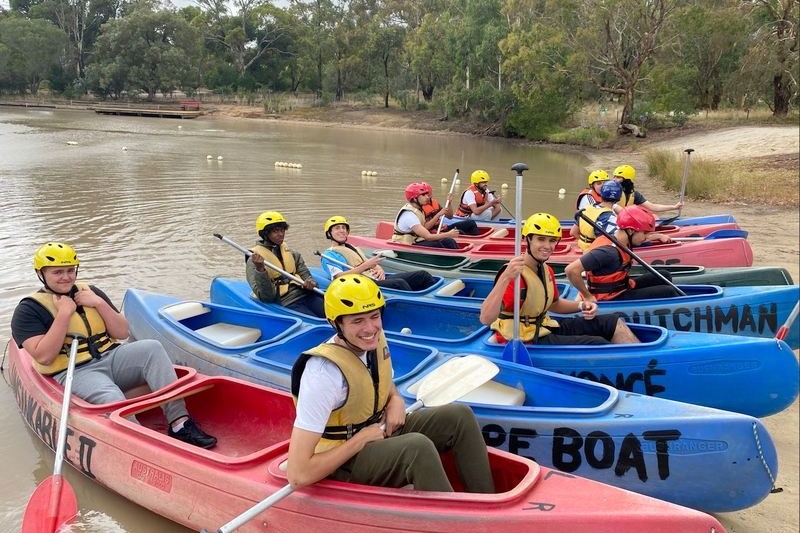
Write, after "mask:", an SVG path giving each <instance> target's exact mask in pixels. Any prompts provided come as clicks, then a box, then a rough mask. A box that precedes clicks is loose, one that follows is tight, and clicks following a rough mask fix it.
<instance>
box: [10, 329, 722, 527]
mask: <svg viewBox="0 0 800 533" xmlns="http://www.w3.org/2000/svg"><path fill="white" fill-rule="evenodd" d="M8 352H9V354H10V358H9V359H10V366H9V370H10V382H11V385H12V387H13V390H14V395H15V397H16V401H17V403H18V404H19V407H20V411H21V413H22V416H23V418H24V419H25V421H26V423H27V424H28V425H29V426H30V428H31V430H32V431H33V432H34V434H36V436H37V437H39V438H40V439H42V440H43V441H44V442H45V443H46V444H47V445H49V446H51V447H52V446H53V442H54V440H55V428H56V427H57V426H58V420H57V417H58V414H59V413H60V403H61V400H62V389H61V387H60V386H59V385H57V384H56V383H55V382H54V381H53V380H52V379H49V378H45V377H43V376H41V375H39V374H38V373H36V372H35V371H34V370H33V368H32V366H31V364H30V359H29V356H28V354H26V353H25V352H24V351H21V350H19V349H17V348H16V346H14V345H13V342H12V343H11V344H10V345H9V346H8ZM178 370H179V376H180V378H179V380H178V381H177V382H176V383H175V384H174V385H173V386H172V387H170V388H169V389H168V390H162V391H158V392H157V393H149V394H145V395H143V396H139V397H136V398H132V399H129V400H126V401H123V402H118V403H115V404H108V405H89V404H87V403H85V402H83V401H81V400H78V399H74V400H73V403H72V406H71V409H70V413H69V428H70V433H69V436H68V447H67V450H68V452H67V454H66V459H67V460H68V462H69V463H70V464H71V465H72V466H73V467H74V468H76V469H77V470H79V471H80V472H82V473H83V474H85V475H87V476H89V477H91V478H92V479H94V480H95V481H96V482H97V483H99V484H101V485H103V486H105V487H107V488H108V489H110V490H113V491H115V492H117V493H119V494H120V495H122V496H123V497H125V498H127V499H128V500H130V501H132V502H135V503H137V504H139V505H141V506H143V507H145V508H147V509H149V510H151V511H153V512H155V513H158V514H160V515H163V516H165V517H167V518H168V519H170V520H173V521H175V522H178V523H180V524H183V525H185V526H187V527H189V528H192V529H195V530H198V529H201V528H206V529H209V530H212V531H215V530H216V529H217V528H218V527H220V526H221V525H223V524H226V523H228V522H229V521H230V520H232V519H233V518H235V517H237V516H238V515H239V514H241V513H243V512H244V511H246V510H248V509H249V508H251V507H252V506H254V505H255V504H256V503H258V502H259V501H261V500H263V499H264V498H266V497H267V496H269V495H270V494H272V493H274V492H276V491H278V490H279V489H281V488H283V487H285V486H286V485H287V479H286V475H285V473H284V472H283V471H282V469H281V468H280V466H281V463H282V462H283V461H284V460H285V459H286V456H287V451H288V441H287V438H288V437H289V434H290V432H291V426H292V421H293V419H294V405H293V403H292V400H291V397H290V396H289V395H287V394H286V393H284V392H279V391H275V390H273V389H269V388H266V387H262V386H259V385H255V384H251V383H247V382H244V381H240V380H237V379H234V378H227V377H206V376H202V375H199V374H197V373H196V371H194V370H190V369H186V368H182V367H178ZM177 397H183V398H184V399H185V400H186V402H187V404H188V407H189V410H190V412H192V414H193V416H194V417H195V418H196V419H197V421H198V423H199V425H200V426H201V427H202V428H203V429H205V430H206V431H208V432H209V433H211V434H213V435H215V436H216V437H217V438H218V439H219V443H218V445H217V446H216V447H215V448H214V449H212V450H203V449H200V448H195V447H192V446H190V445H187V444H184V443H182V442H179V441H177V440H174V439H171V438H169V437H167V436H166V435H165V432H166V421H165V420H164V418H163V416H162V413H161V410H160V408H159V407H158V406H159V405H160V404H162V403H164V402H165V401H169V400H170V399H172V398H177ZM133 415H135V416H136V418H137V419H138V421H139V422H140V424H135V423H132V422H131V421H129V420H127V418H126V417H130V416H133ZM489 456H490V461H491V465H492V473H493V475H494V479H495V484H496V486H497V493H496V494H467V493H463V492H454V493H441V492H422V491H415V490H413V489H407V488H402V489H390V488H382V487H371V486H364V485H355V484H350V483H341V482H335V481H328V480H325V481H322V482H319V483H317V484H315V485H313V486H310V487H306V488H303V489H300V490H297V491H296V492H294V493H293V494H290V495H289V496H288V497H286V498H284V499H282V500H280V501H278V502H277V503H276V504H275V505H273V506H272V507H270V508H269V509H267V510H266V511H263V512H262V513H261V514H259V515H258V516H256V517H255V518H254V519H252V520H250V521H248V522H247V523H245V524H244V525H243V526H242V528H241V529H240V531H242V532H251V533H254V532H277V533H280V532H285V533H297V532H298V531H326V532H327V533H336V532H342V533H356V532H368V531H382V532H385V531H406V532H453V533H456V532H458V533H463V532H467V533H469V532H472V531H475V532H478V531H481V532H487V531H514V532H542V533H544V532H552V531H561V532H564V533H568V532H579V531H580V532H584V531H591V532H593V533H604V532H607V533H624V532H636V533H639V532H641V531H647V532H650V533H658V532H661V533H675V532H678V531H680V532H681V533H691V532H697V533H722V532H724V531H725V530H724V528H723V527H722V526H721V525H720V523H719V522H718V521H717V520H716V519H714V518H713V517H711V516H709V515H707V514H704V513H701V512H699V511H695V510H691V509H688V508H685V507H681V506H678V505H675V504H670V503H667V502H663V501H661V500H656V499H653V498H650V497H647V496H643V495H640V494H636V493H633V492H629V491H626V490H623V489H618V488H615V487H611V486H608V485H604V484H601V483H597V482H595V481H589V480H585V479H583V478H579V477H576V476H573V475H570V474H565V473H563V472H557V471H554V470H549V469H547V468H544V467H540V466H538V465H537V464H536V463H534V462H532V461H530V460H527V459H524V458H522V457H520V456H516V455H512V454H509V453H506V452H502V451H498V450H494V449H490V453H489ZM444 460H445V463H446V464H447V465H448V467H449V470H450V471H451V472H452V471H453V468H452V461H451V460H450V457H448V456H447V455H445V456H444ZM456 486H457V484H456ZM79 504H80V505H82V506H84V507H86V506H91V502H79Z"/></svg>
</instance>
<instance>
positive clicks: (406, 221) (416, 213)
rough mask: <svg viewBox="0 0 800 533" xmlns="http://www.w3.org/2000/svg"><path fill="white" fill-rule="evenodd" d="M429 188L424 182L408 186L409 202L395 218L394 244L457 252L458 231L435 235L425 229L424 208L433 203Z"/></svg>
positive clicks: (407, 197) (407, 196) (407, 198)
mask: <svg viewBox="0 0 800 533" xmlns="http://www.w3.org/2000/svg"><path fill="white" fill-rule="evenodd" d="M429 188H430V185H428V184H427V183H424V182H416V183H410V184H409V185H408V186H406V191H405V193H406V200H407V201H406V204H405V205H404V206H403V207H401V208H400V211H399V212H398V213H397V216H396V217H395V221H394V233H393V234H392V242H400V243H403V244H413V245H416V246H427V247H429V248H450V249H453V250H455V249H457V248H458V244H457V243H456V241H455V240H454V237H458V235H459V233H458V230H456V229H451V230H448V231H444V232H441V233H433V232H431V231H429V230H428V229H427V228H426V227H425V212H424V211H423V210H422V208H423V206H426V205H428V204H429V203H430V202H431V193H430V192H429V190H428V189H429Z"/></svg>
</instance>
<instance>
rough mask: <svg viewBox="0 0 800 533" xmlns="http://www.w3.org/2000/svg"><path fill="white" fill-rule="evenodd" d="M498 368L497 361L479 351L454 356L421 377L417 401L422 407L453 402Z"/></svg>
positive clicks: (478, 385)
mask: <svg viewBox="0 0 800 533" xmlns="http://www.w3.org/2000/svg"><path fill="white" fill-rule="evenodd" d="M498 372H500V369H499V368H498V367H497V365H496V364H494V363H492V362H491V361H489V360H488V359H486V358H485V357H481V356H479V355H467V356H464V357H453V358H452V359H448V360H447V361H446V362H445V363H444V364H442V365H440V366H438V367H437V368H435V369H434V370H433V371H432V372H430V373H429V374H428V375H427V376H425V377H424V378H422V381H420V384H419V388H418V389H417V401H418V402H422V404H423V405H424V406H425V407H433V406H436V405H445V404H448V403H451V402H454V401H456V400H458V399H459V398H461V397H462V396H464V395H465V394H467V393H468V392H472V391H473V390H475V389H477V388H478V387H480V386H481V385H483V384H484V383H486V382H487V381H489V380H490V379H492V378H493V377H494V376H496V375H497V373H498Z"/></svg>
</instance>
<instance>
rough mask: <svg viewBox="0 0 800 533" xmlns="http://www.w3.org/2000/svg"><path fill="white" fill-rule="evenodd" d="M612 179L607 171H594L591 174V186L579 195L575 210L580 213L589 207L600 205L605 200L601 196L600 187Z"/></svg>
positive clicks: (589, 179)
mask: <svg viewBox="0 0 800 533" xmlns="http://www.w3.org/2000/svg"><path fill="white" fill-rule="evenodd" d="M609 179H611V178H610V177H609V176H608V172H606V171H605V170H600V169H598V170H593V171H592V172H591V174H589V178H588V181H589V186H588V187H587V188H585V189H583V190H582V191H581V192H579V193H578V200H577V201H576V202H575V209H577V210H578V211H580V210H581V209H586V208H587V207H590V206H594V205H599V204H600V203H602V201H603V198H602V197H601V195H600V187H602V186H603V184H604V183H606V182H608V180H609Z"/></svg>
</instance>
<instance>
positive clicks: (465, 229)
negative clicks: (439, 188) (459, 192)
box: [420, 181, 480, 235]
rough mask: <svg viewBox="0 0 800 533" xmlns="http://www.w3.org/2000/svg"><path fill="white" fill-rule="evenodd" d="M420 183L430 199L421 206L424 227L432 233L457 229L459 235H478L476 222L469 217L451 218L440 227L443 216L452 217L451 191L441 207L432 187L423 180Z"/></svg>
mask: <svg viewBox="0 0 800 533" xmlns="http://www.w3.org/2000/svg"><path fill="white" fill-rule="evenodd" d="M420 183H423V184H424V185H425V189H426V190H427V191H428V195H429V196H430V199H431V201H430V203H428V204H425V205H423V206H422V212H423V213H425V229H427V230H428V231H430V232H432V233H440V232H442V231H448V230H451V229H457V230H458V233H460V234H461V235H478V234H479V233H480V231H478V224H476V223H475V221H474V220H470V219H467V220H457V221H453V220H451V221H450V222H448V223H447V224H442V227H441V228H440V227H439V224H440V222H441V220H442V219H443V218H452V217H453V208H452V207H451V205H452V204H453V195H452V193H451V194H450V195H448V197H447V205H446V206H445V207H442V206H441V205H439V202H438V201H437V200H436V199H434V197H433V187H431V186H430V184H429V183H427V182H425V181H423V182H420Z"/></svg>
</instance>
